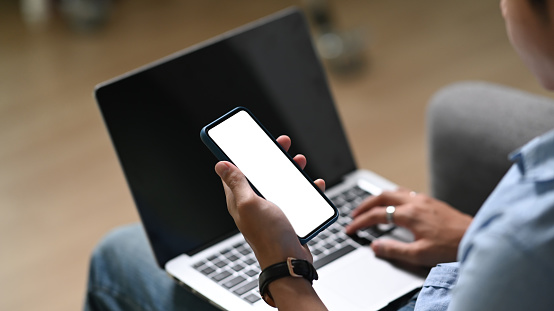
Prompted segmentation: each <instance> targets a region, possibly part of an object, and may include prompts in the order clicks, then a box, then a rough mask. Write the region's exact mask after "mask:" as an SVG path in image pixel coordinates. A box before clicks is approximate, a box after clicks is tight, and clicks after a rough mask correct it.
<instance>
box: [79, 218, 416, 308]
mask: <svg viewBox="0 0 554 311" xmlns="http://www.w3.org/2000/svg"><path fill="white" fill-rule="evenodd" d="M414 303H415V298H413V299H412V301H410V303H408V305H406V306H404V307H403V308H400V309H399V310H401V311H412V310H413V305H414ZM100 310H111V311H121V310H135V311H136V310H138V311H154V310H164V311H172V310H185V311H186V310H199V311H203V310H206V311H212V310H218V309H216V308H215V307H214V306H212V305H211V304H209V303H207V302H206V301H204V300H202V299H200V298H198V297H197V296H195V295H194V294H192V293H190V292H189V291H187V290H186V289H184V288H182V287H181V286H179V285H178V284H177V282H175V281H174V280H173V279H172V278H171V277H170V276H169V275H167V273H166V272H165V271H164V270H162V269H161V268H160V267H158V265H157V263H156V260H155V259H154V255H153V254H152V251H151V248H150V245H149V244H148V240H147V238H146V235H145V233H144V230H143V229H142V226H141V225H140V224H133V225H129V226H124V227H120V228H117V229H115V230H113V231H112V232H110V233H108V234H107V235H106V237H105V238H104V239H103V240H102V241H101V242H100V243H99V244H98V246H97V247H96V249H95V250H94V252H93V255H92V259H91V262H90V271H89V280H88V288H87V294H86V301H85V311H100Z"/></svg>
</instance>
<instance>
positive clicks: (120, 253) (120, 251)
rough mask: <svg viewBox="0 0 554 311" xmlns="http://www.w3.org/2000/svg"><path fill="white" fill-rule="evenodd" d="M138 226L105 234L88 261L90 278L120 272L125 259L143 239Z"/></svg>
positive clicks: (126, 227)
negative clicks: (100, 274) (99, 274)
mask: <svg viewBox="0 0 554 311" xmlns="http://www.w3.org/2000/svg"><path fill="white" fill-rule="evenodd" d="M143 236H144V234H143V232H142V228H141V227H140V225H130V226H124V227H119V228H116V229H114V230H112V231H110V232H109V233H107V234H106V235H105V236H104V237H103V238H102V240H101V241H100V242H99V243H98V245H97V246H96V247H95V249H94V250H93V253H92V256H91V261H90V278H91V279H93V278H95V277H97V276H98V273H99V272H100V273H102V274H103V275H113V274H114V273H118V271H121V267H122V265H123V262H124V261H125V258H126V257H128V256H129V254H133V252H135V253H136V250H135V251H133V248H137V245H138V244H139V243H141V242H142V240H143V239H144V237H143Z"/></svg>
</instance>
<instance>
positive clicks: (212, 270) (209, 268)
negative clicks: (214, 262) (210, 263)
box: [200, 267, 215, 275]
mask: <svg viewBox="0 0 554 311" xmlns="http://www.w3.org/2000/svg"><path fill="white" fill-rule="evenodd" d="M200 272H202V273H204V274H205V275H208V274H212V273H214V272H215V269H214V268H212V267H206V268H204V269H202V270H201V271H200Z"/></svg>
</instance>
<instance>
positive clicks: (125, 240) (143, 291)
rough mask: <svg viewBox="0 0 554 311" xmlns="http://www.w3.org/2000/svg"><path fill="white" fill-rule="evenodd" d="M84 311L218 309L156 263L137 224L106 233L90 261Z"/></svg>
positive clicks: (209, 310) (142, 231)
mask: <svg viewBox="0 0 554 311" xmlns="http://www.w3.org/2000/svg"><path fill="white" fill-rule="evenodd" d="M85 310H86V311H99V310H112V311H120V310H139V311H140V310H144V311H153V310H165V311H171V310H206V311H211V310H218V309H216V308H215V307H213V306H212V305H210V304H209V303H207V302H205V301H203V300H202V299H200V298H198V297H197V296H195V295H193V294H192V293H190V292H189V291H187V290H185V289H184V288H182V287H180V286H179V285H178V284H177V283H176V282H175V281H174V280H173V279H171V277H169V275H167V273H166V272H165V271H164V270H162V269H161V268H160V267H159V266H158V265H157V263H156V261H155V259H154V255H153V253H152V251H151V248H150V246H149V244H148V240H147V238H146V235H145V233H144V230H143V229H142V227H141V225H140V224H134V225H130V226H125V227H121V228H118V229H115V230H114V231H112V232H110V233H109V234H108V235H107V236H106V237H105V238H104V239H103V240H102V241H101V242H100V244H99V245H98V246H97V248H96V249H95V250H94V253H93V255H92V259H91V262H90V272H89V281H88V288H87V293H86V302H85Z"/></svg>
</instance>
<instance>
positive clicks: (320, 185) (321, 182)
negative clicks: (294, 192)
mask: <svg viewBox="0 0 554 311" xmlns="http://www.w3.org/2000/svg"><path fill="white" fill-rule="evenodd" d="M314 184H315V185H316V186H317V187H318V188H319V189H320V190H321V191H323V192H325V180H323V179H321V178H320V179H316V180H315V181H314Z"/></svg>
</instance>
